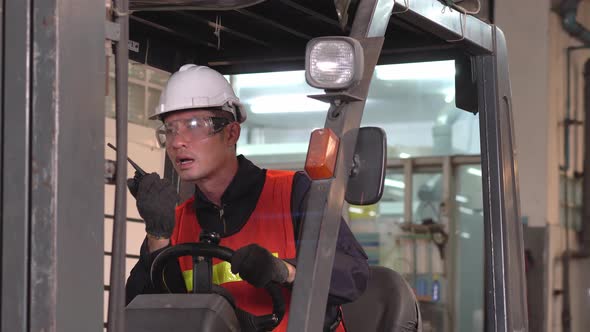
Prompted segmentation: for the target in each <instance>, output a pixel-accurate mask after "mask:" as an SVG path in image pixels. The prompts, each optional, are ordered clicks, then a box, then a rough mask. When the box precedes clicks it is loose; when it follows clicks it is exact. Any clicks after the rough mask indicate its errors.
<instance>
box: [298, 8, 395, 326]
mask: <svg viewBox="0 0 590 332" xmlns="http://www.w3.org/2000/svg"><path fill="white" fill-rule="evenodd" d="M393 5H394V3H393V2H392V1H387V0H365V1H361V2H360V4H359V7H358V9H357V14H356V17H355V20H354V23H353V27H352V30H351V35H350V36H351V37H353V38H356V39H358V40H359V41H360V42H361V44H362V46H363V51H364V59H365V63H364V66H365V68H364V74H363V76H364V77H363V79H362V80H361V82H359V84H358V85H357V86H355V87H354V88H352V89H350V91H349V92H350V93H351V94H352V95H354V96H357V97H359V98H361V99H362V100H361V101H352V102H348V103H343V104H342V105H336V104H334V103H332V104H331V105H330V109H329V110H328V116H327V117H326V123H325V125H324V127H325V128H330V129H332V130H333V131H334V133H335V134H336V135H337V136H338V137H339V138H340V139H341V143H340V145H339V148H338V159H337V162H336V170H335V174H334V178H331V179H327V180H317V181H313V182H312V184H311V188H310V190H309V194H308V197H307V211H308V212H307V213H306V214H305V216H304V219H303V232H302V236H301V241H300V243H301V244H300V247H299V251H298V254H297V274H296V277H295V284H294V286H293V292H292V298H291V307H290V308H291V309H290V318H289V328H288V331H289V332H301V331H321V330H322V328H323V324H324V316H325V311H326V304H327V299H328V290H329V286H330V279H331V276H332V273H331V271H332V266H333V263H334V253H335V248H336V241H337V238H338V231H339V229H340V221H341V219H342V206H343V204H344V196H345V191H346V187H347V184H348V174H350V167H351V162H350V161H351V160H352V155H353V153H354V149H355V146H356V139H357V133H358V128H359V126H360V123H361V118H362V114H363V109H364V106H365V100H366V98H367V95H368V91H369V85H370V83H371V79H372V77H373V71H374V70H375V66H376V64H377V60H378V59H379V54H380V52H381V48H382V46H383V35H384V34H385V29H386V27H387V24H386V23H387V22H389V16H390V15H391V10H392V9H393ZM383 22H385V24H383ZM335 114H338V115H335Z"/></svg>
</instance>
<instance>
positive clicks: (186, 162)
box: [176, 158, 195, 169]
mask: <svg viewBox="0 0 590 332" xmlns="http://www.w3.org/2000/svg"><path fill="white" fill-rule="evenodd" d="M194 161H195V160H194V159H191V158H177V159H176V165H178V166H180V168H181V169H184V168H186V167H188V166H190V165H191V164H192V163H193V162H194Z"/></svg>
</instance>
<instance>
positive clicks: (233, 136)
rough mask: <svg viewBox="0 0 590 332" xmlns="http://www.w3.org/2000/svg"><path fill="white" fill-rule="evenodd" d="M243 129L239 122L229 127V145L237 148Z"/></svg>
mask: <svg viewBox="0 0 590 332" xmlns="http://www.w3.org/2000/svg"><path fill="white" fill-rule="evenodd" d="M241 130H242V127H241V126H240V124H239V123H237V122H232V123H230V124H228V125H227V145H228V146H235V145H236V144H237V143H238V140H239V139H240V132H241Z"/></svg>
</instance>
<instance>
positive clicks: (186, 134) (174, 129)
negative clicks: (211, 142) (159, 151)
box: [156, 118, 213, 147]
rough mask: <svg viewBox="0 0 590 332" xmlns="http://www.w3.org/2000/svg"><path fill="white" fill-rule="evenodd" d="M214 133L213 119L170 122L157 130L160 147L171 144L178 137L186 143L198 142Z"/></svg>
mask: <svg viewBox="0 0 590 332" xmlns="http://www.w3.org/2000/svg"><path fill="white" fill-rule="evenodd" d="M212 133H213V121H212V118H191V119H182V120H176V121H170V122H166V123H164V124H162V125H161V126H160V127H159V128H158V129H157V130H156V138H157V139H158V143H160V146H162V147H164V146H165V145H166V142H171V141H172V140H173V139H174V138H175V137H176V136H180V137H182V139H183V140H185V141H189V142H190V141H198V140H202V139H204V138H205V137H207V136H209V135H211V134H212Z"/></svg>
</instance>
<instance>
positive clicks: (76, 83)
mask: <svg viewBox="0 0 590 332" xmlns="http://www.w3.org/2000/svg"><path fill="white" fill-rule="evenodd" d="M4 10H5V11H4V12H3V15H4V17H3V19H4V31H3V41H4V44H3V51H4V54H5V57H4V59H3V69H2V72H3V96H4V97H5V98H4V100H3V108H2V116H3V120H2V125H3V129H2V134H3V137H2V153H3V157H2V160H3V165H2V166H3V167H2V177H3V181H2V193H3V195H2V224H3V233H2V235H3V239H2V245H3V248H2V264H3V268H2V330H3V331H4V330H6V331H19V332H20V331H81V330H85V331H92V330H94V331H99V330H102V324H101V322H102V299H103V294H102V288H101V287H100V285H101V284H102V278H103V273H102V272H103V264H102V263H100V262H102V251H103V245H104V244H103V236H102V234H103V227H102V220H103V217H102V215H103V214H104V211H103V209H104V204H103V194H102V192H103V180H102V178H103V174H104V168H103V167H104V166H103V165H104V157H103V154H102V151H103V148H102V142H103V141H104V125H103V124H104V116H103V112H104V106H103V105H104V91H105V90H104V89H105V84H104V83H105V81H104V78H105V68H104V64H105V61H104V43H103V40H104V2H102V3H101V2H97V1H93V0H54V1H41V0H28V1H22V0H5V1H4ZM8 193H10V194H8ZM58 258H59V259H58ZM73 267H75V268H73ZM93 285H95V286H96V287H93ZM81 303H83V304H84V305H80V304H81Z"/></svg>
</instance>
